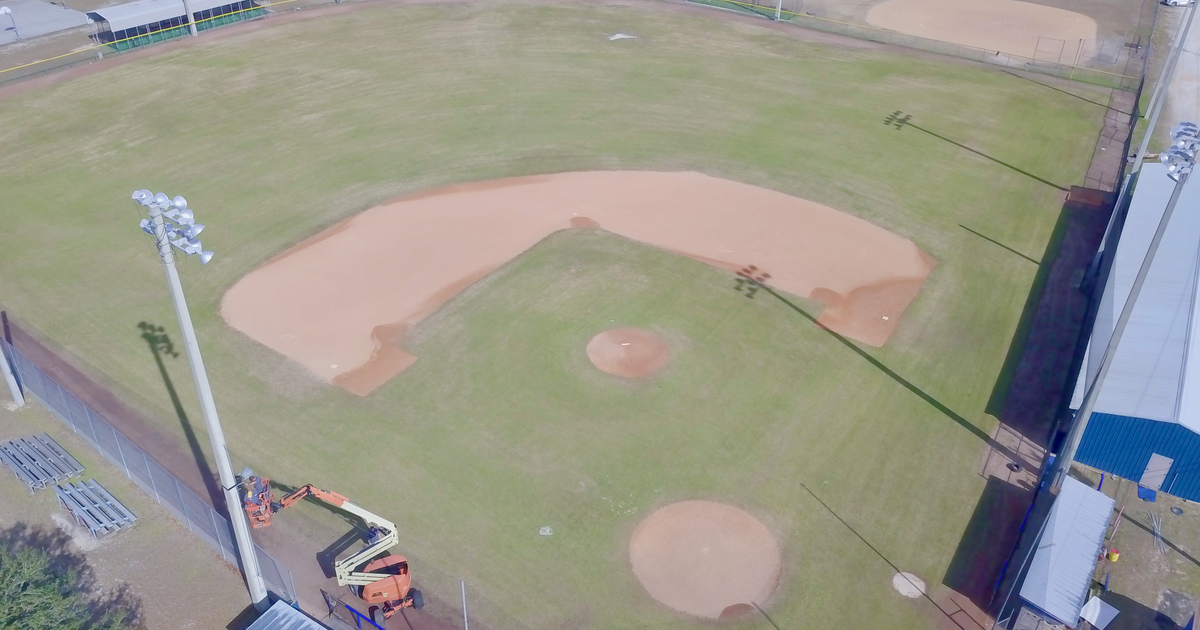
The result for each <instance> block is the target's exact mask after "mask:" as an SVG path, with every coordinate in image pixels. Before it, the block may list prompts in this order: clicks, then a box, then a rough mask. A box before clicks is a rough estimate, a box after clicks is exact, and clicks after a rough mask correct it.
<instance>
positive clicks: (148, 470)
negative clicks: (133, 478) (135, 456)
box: [142, 451, 162, 503]
mask: <svg viewBox="0 0 1200 630" xmlns="http://www.w3.org/2000/svg"><path fill="white" fill-rule="evenodd" d="M142 459H143V460H145V461H146V475H147V476H149V477H150V488H151V489H152V490H154V501H155V502H156V503H162V498H161V497H159V496H158V483H156V482H155V481H154V469H153V468H151V467H150V456H149V455H147V454H146V451H142Z"/></svg>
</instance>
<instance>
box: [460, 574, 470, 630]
mask: <svg viewBox="0 0 1200 630" xmlns="http://www.w3.org/2000/svg"><path fill="white" fill-rule="evenodd" d="M458 589H459V591H461V592H462V608H463V630H471V622H469V621H467V581H466V580H464V579H462V578H459V579H458Z"/></svg>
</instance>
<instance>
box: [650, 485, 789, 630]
mask: <svg viewBox="0 0 1200 630" xmlns="http://www.w3.org/2000/svg"><path fill="white" fill-rule="evenodd" d="M629 561H630V563H631V564H632V565H633V573H634V575H636V576H637V579H638V581H639V582H641V583H642V586H643V587H645V589H646V592H648V593H649V594H650V596H651V597H653V598H654V599H656V600H658V601H660V602H662V603H663V604H666V605H667V606H670V607H671V608H674V609H675V610H678V611H681V612H685V613H689V614H692V615H697V616H700V617H707V618H709V619H722V618H729V617H731V616H734V615H736V614H741V613H746V612H750V611H753V610H754V607H755V606H756V605H761V604H762V603H763V602H765V601H767V599H769V598H770V597H771V594H772V593H774V592H775V588H776V587H777V586H778V585H779V573H780V571H781V570H782V568H783V561H782V558H781V556H780V553H779V545H778V544H777V543H776V542H775V537H774V536H772V535H771V532H770V531H768V530H767V528H766V527H765V526H764V525H763V524H762V523H760V522H759V521H758V519H756V518H754V517H753V516H751V515H750V514H748V513H747V512H745V511H744V510H741V509H738V508H736V507H733V506H731V505H725V504H724V503H716V502H713V501H681V502H679V503H672V504H671V505H668V506H666V507H664V508H662V509H660V510H658V511H657V512H654V513H653V514H651V515H650V516H647V517H646V519H645V520H643V521H642V522H641V523H640V524H639V525H638V526H637V529H635V530H634V532H633V538H632V539H631V540H630V541H629Z"/></svg>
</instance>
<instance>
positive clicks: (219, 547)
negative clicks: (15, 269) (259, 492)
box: [0, 338, 296, 603]
mask: <svg viewBox="0 0 1200 630" xmlns="http://www.w3.org/2000/svg"><path fill="white" fill-rule="evenodd" d="M0 352H4V353H5V354H6V355H7V356H8V358H9V362H10V364H11V365H12V368H13V371H14V372H16V375H17V381H18V382H19V383H20V385H21V389H22V390H23V391H24V392H25V393H26V394H27V395H28V394H33V396H35V397H36V398H37V399H38V400H40V401H41V402H42V404H44V405H45V406H46V407H47V408H49V409H50V410H51V411H53V412H54V414H55V415H57V416H58V417H59V418H60V419H61V420H62V421H63V422H65V423H67V426H69V427H71V430H72V431H74V432H75V433H76V434H78V435H79V436H80V437H82V438H83V439H84V441H86V442H87V443H89V444H91V445H92V446H93V447H95V448H96V450H97V451H100V453H101V454H102V455H104V456H105V457H106V458H107V459H108V460H109V461H110V462H112V463H113V464H114V465H116V466H118V467H119V468H120V469H121V470H123V471H125V476H126V477H128V478H129V479H132V480H133V482H134V483H136V484H137V485H138V486H140V487H141V488H142V490H145V491H146V494H149V495H150V496H152V497H154V500H155V501H158V503H159V504H161V505H162V506H163V507H166V508H167V510H168V511H170V512H171V513H172V514H174V515H175V516H176V517H178V518H179V520H180V521H182V522H183V523H184V524H185V525H187V528H188V530H189V531H191V532H192V533H193V534H195V535H196V536H197V537H199V538H200V540H203V541H204V542H205V543H207V544H208V546H209V547H212V548H213V550H214V551H216V552H217V553H219V554H221V557H222V558H224V559H225V561H226V562H229V563H230V564H232V565H234V566H238V555H237V546H236V544H235V543H234V540H233V528H232V526H231V525H230V524H229V520H228V519H226V518H225V517H224V516H223V515H222V514H220V513H219V512H217V511H216V510H214V509H213V508H212V506H210V505H209V504H208V503H206V502H205V501H204V500H203V499H201V498H200V497H199V496H197V495H196V493H194V492H192V491H191V490H190V489H189V488H188V487H187V486H185V485H184V484H182V483H181V482H180V481H179V479H177V478H176V477H175V476H174V475H172V474H171V473H169V472H167V470H166V469H165V468H163V466H162V465H161V464H159V463H158V462H157V461H155V460H154V458H153V457H150V456H149V455H148V454H147V453H146V452H145V451H143V450H142V449H140V448H138V446H137V445H136V444H134V443H133V442H131V441H130V440H129V438H127V437H125V435H123V434H122V433H121V432H120V431H118V430H117V429H116V428H114V427H113V426H112V425H111V424H109V423H108V422H107V421H106V420H105V419H104V418H102V417H100V415H99V414H97V413H96V412H95V411H93V410H92V409H91V408H90V407H88V406H87V405H85V404H84V403H83V402H81V401H80V400H79V399H78V398H76V397H75V395H74V394H72V393H71V392H69V391H67V389H66V388H64V387H62V386H61V385H59V384H58V383H57V382H55V381H54V379H52V378H50V377H49V376H48V375H47V374H46V373H45V372H43V371H42V370H41V369H39V368H38V367H37V366H36V365H34V364H33V362H32V361H30V360H29V359H28V358H26V357H25V355H23V354H21V353H20V352H19V351H18V350H17V349H16V348H14V347H12V346H11V345H9V343H8V342H7V341H6V340H5V339H3V338H0ZM254 547H255V552H256V553H257V554H258V563H259V565H260V566H261V568H262V573H263V579H264V580H266V582H267V587H268V588H269V589H270V590H271V592H272V593H273V594H274V595H275V596H276V597H278V598H280V599H283V600H286V601H288V602H289V603H294V602H295V601H296V586H295V584H294V583H293V582H292V573H291V571H289V570H288V569H287V567H285V566H283V564H281V563H280V562H279V561H278V560H276V559H275V558H273V557H271V554H269V553H267V552H266V551H264V550H263V549H262V547H259V546H258V545H255V546H254Z"/></svg>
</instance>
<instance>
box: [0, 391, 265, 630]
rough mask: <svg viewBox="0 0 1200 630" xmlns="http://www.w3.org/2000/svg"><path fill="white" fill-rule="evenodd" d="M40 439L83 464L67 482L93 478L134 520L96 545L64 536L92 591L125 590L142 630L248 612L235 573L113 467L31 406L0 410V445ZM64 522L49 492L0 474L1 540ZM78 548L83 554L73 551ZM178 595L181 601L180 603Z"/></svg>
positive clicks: (208, 624) (80, 533)
mask: <svg viewBox="0 0 1200 630" xmlns="http://www.w3.org/2000/svg"><path fill="white" fill-rule="evenodd" d="M5 396H7V392H6V393H5ZM5 402H6V403H7V398H6V399H5ZM43 432H44V433H48V434H49V435H50V437H52V438H54V440H55V441H56V442H58V444H59V445H60V446H62V447H63V448H65V449H66V450H67V452H69V453H71V455H72V456H74V457H75V458H76V459H78V460H79V463H80V464H82V465H83V467H84V472H83V476H81V477H78V478H75V479H72V480H71V481H74V482H78V481H87V480H90V479H94V480H95V481H97V482H98V483H100V484H101V485H102V486H104V488H105V489H106V490H108V491H109V492H111V493H112V494H113V496H114V497H116V499H117V500H118V501H120V502H121V503H122V504H123V505H125V507H127V508H129V509H130V511H132V512H133V513H134V515H135V516H137V518H138V520H137V522H136V523H135V524H134V526H133V527H132V528H127V529H123V530H121V531H119V532H114V533H112V534H109V535H107V536H105V537H104V538H102V539H101V540H100V541H99V542H98V543H97V542H95V541H93V540H92V538H91V534H90V533H88V530H87V528H85V527H82V526H79V525H76V526H75V527H74V529H73V530H71V531H70V532H68V534H70V535H72V536H73V537H74V538H75V541H76V543H75V544H73V545H71V546H70V551H72V552H75V553H79V552H81V551H82V552H83V553H82V555H84V556H86V558H87V564H88V565H89V567H90V570H91V572H92V577H94V578H95V581H96V586H97V587H98V588H101V589H103V590H104V591H105V592H110V591H115V590H117V589H118V588H120V587H122V586H124V587H126V588H128V590H129V595H130V597H131V599H132V600H135V601H137V602H138V603H139V604H140V607H141V614H142V619H143V620H144V622H145V624H146V627H148V628H178V627H189V626H192V627H205V628H223V627H225V626H226V625H227V624H229V623H230V621H231V620H233V619H234V618H235V617H237V616H238V614H239V613H241V612H242V611H243V609H245V608H247V607H248V606H249V605H250V597H249V596H248V595H247V594H246V591H245V588H244V587H243V586H242V585H241V583H240V582H239V581H238V579H237V574H236V572H235V569H234V568H233V567H232V566H231V565H229V564H228V563H226V562H225V560H224V559H222V558H221V556H220V554H218V553H217V552H216V551H213V550H212V548H210V547H209V546H207V545H205V544H204V543H203V542H201V541H200V539H198V538H196V536H195V535H193V534H192V533H191V532H189V531H188V529H187V526H186V525H184V524H183V523H181V522H180V521H179V520H178V519H176V518H175V517H173V516H171V514H170V512H168V511H167V510H166V508H163V507H161V506H159V505H158V504H157V503H155V502H154V498H153V497H151V496H148V495H147V494H146V493H145V492H143V491H142V490H141V489H140V488H138V486H137V485H136V484H134V483H133V482H132V481H130V480H128V479H127V478H126V477H125V473H124V471H123V470H121V468H120V467H119V466H114V465H113V464H112V463H110V462H109V461H108V460H107V459H105V458H104V457H103V456H101V455H100V454H99V453H98V452H96V451H95V450H94V449H93V448H91V447H90V446H88V444H87V442H85V441H83V440H82V439H81V438H79V437H78V436H76V435H75V434H74V433H72V431H71V429H70V428H69V427H68V426H67V425H66V424H65V423H64V422H62V421H61V420H59V419H58V418H56V417H54V416H53V415H52V414H51V413H50V412H49V411H48V410H46V409H45V408H44V407H41V406H40V405H38V404H37V403H32V404H30V405H27V406H26V407H25V408H23V409H20V410H17V411H9V410H8V409H7V408H6V407H5V406H4V405H0V440H9V439H12V438H16V437H27V436H30V435H34V434H39V433H43ZM72 522H73V521H72V519H71V515H70V513H69V512H67V511H66V510H65V509H63V508H62V507H61V506H60V505H59V504H58V500H57V499H56V498H55V495H54V491H53V490H52V489H50V488H45V489H42V490H38V491H37V492H36V493H34V494H30V493H29V489H28V487H27V486H26V485H25V484H24V483H22V482H21V481H20V480H19V479H18V478H17V477H16V475H14V474H12V473H11V472H10V471H9V470H8V468H7V467H2V468H0V529H3V530H5V531H4V533H6V534H7V533H9V531H8V530H9V528H13V527H16V526H18V525H19V524H25V525H27V526H29V527H30V528H34V529H44V530H51V531H55V530H57V529H58V528H60V527H61V525H60V523H67V524H69V523H72ZM6 542H13V541H6ZM79 543H83V545H84V547H83V549H80V548H78V547H77V546H76V545H78V544H79ZM55 551H58V550H55ZM180 593H187V596H186V597H180V596H179V594H180ZM238 627H241V626H238Z"/></svg>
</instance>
